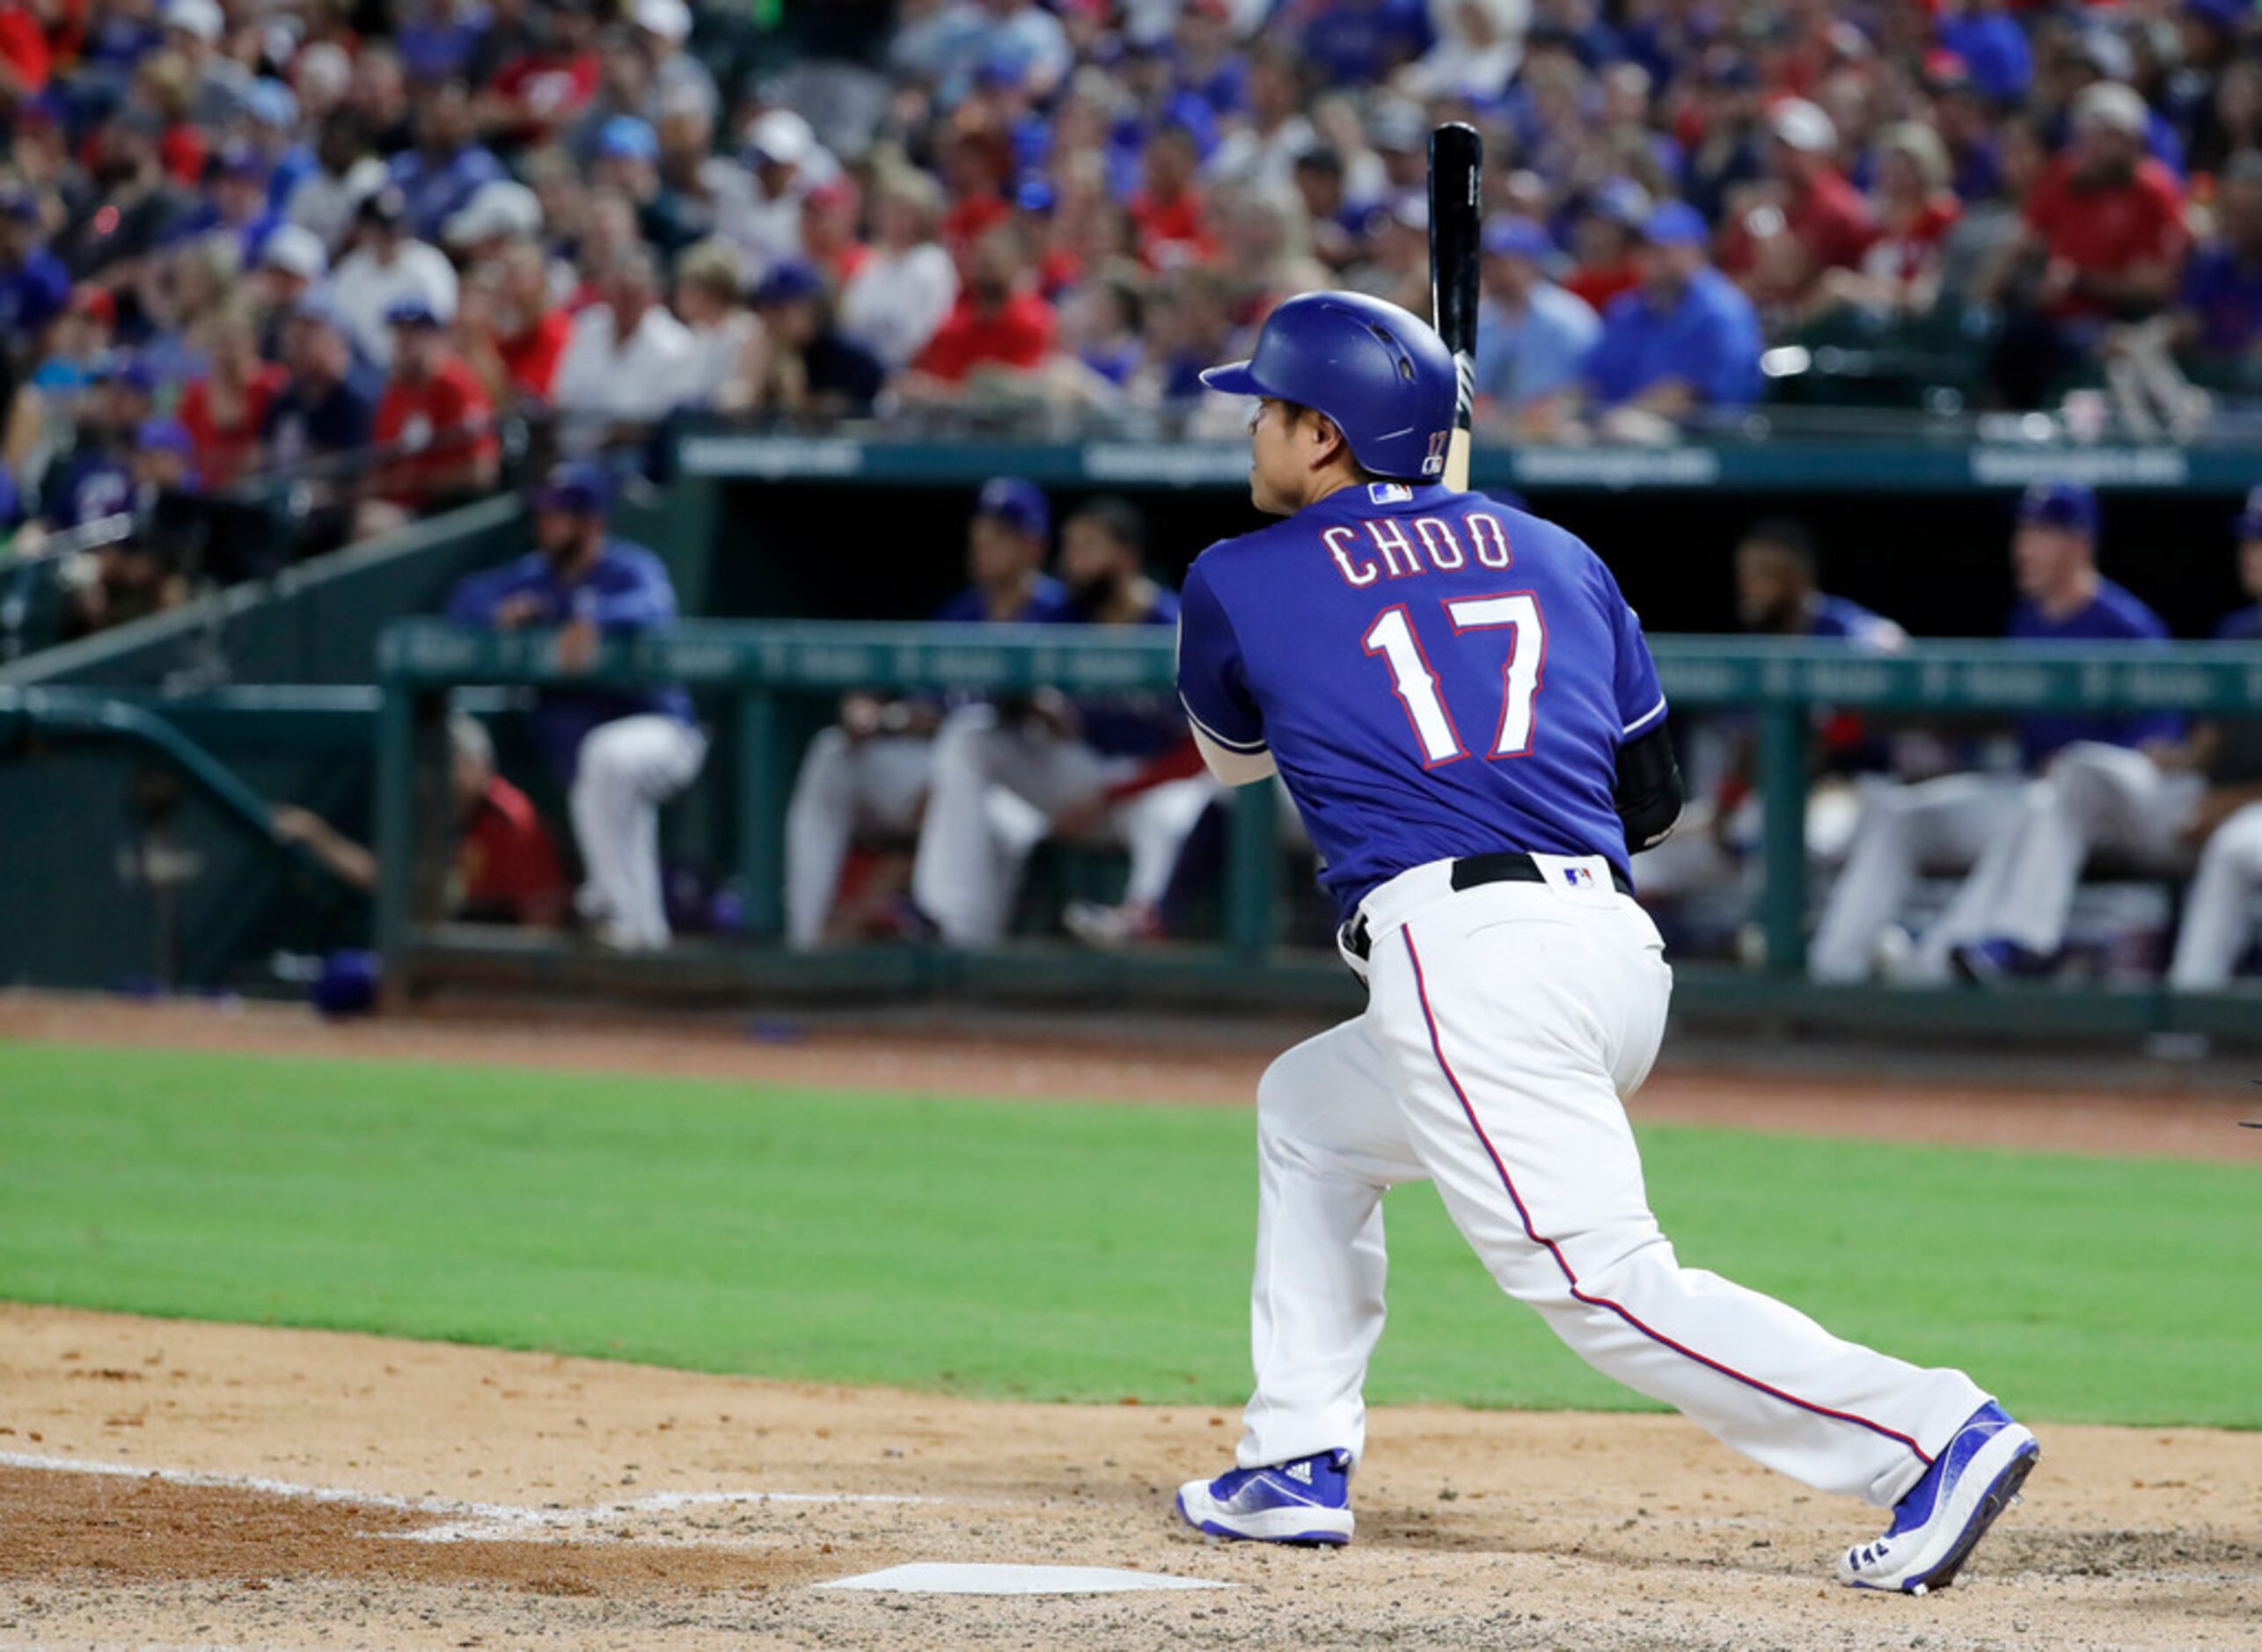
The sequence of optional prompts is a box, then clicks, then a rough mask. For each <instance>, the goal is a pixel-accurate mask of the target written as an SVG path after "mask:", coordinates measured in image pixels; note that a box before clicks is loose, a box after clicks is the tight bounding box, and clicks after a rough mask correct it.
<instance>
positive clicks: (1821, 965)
mask: <svg viewBox="0 0 2262 1652" xmlns="http://www.w3.org/2000/svg"><path fill="white" fill-rule="evenodd" d="M2022 786H2024V781H2022V780H2021V779H2019V778H2017V776H2015V775H1994V774H1950V775H1944V776H1942V777H1941V778H1938V779H1936V780H1922V781H1919V782H1918V783H1916V784H1915V785H1914V786H1901V785H1896V784H1893V783H1892V782H1889V781H1888V782H1880V783H1877V784H1873V785H1870V786H1866V787H1865V788H1864V793H1865V795H1864V799H1863V805H1862V813H1861V822H1860V823H1859V824H1858V825H1856V827H1855V829H1854V843H1853V847H1852V848H1851V849H1849V850H1848V851H1847V853H1846V869H1845V870H1844V871H1843V872H1842V873H1841V874H1839V876H1838V881H1837V882H1836V883H1835V884H1834V885H1833V886H1832V888H1831V890H1830V895H1829V898H1828V899H1827V900H1826V901H1825V902H1824V903H1823V905H1822V917H1821V921H1820V922H1819V924H1818V925H1817V926H1816V928H1815V932H1814V941H1813V944H1812V946H1811V947H1809V948H1808V949H1807V954H1806V968H1807V973H1808V974H1809V975H1811V976H1813V977H1814V979H1816V980H1817V981H1866V980H1867V979H1869V977H1870V969H1871V967H1872V964H1873V962H1874V961H1875V959H1876V957H1877V949H1878V941H1879V940H1881V939H1883V938H1884V936H1885V931H1886V929H1887V928H1889V927H1890V926H1891V925H1892V921H1893V919H1894V918H1896V917H1899V916H1900V910H1901V908H1902V907H1903V906H1904V905H1905V904H1906V903H1907V900H1908V895H1909V891H1910V889H1911V888H1913V887H1914V884H1915V882H1916V874H1918V873H1919V872H1920V871H1922V870H1923V869H1924V868H1926V867H1928V866H1929V867H1933V868H1935V869H1939V868H1944V867H1953V868H1955V869H1956V870H1958V871H1963V870H1966V869H1967V868H1969V867H1971V866H1974V865H1976V864H1977V863H1978V861H1979V859H1980V856H1981V855H1982V854H1984V853H1985V852H1987V845H1988V844H1990V843H1991V842H1993V841H1995V839H1996V838H1997V837H2001V836H2002V834H2003V833H2004V832H2006V831H2007V830H2009V828H2010V825H2011V822H2012V821H2013V820H2014V819H2015V811H2016V809H2017V804H2018V799H2019V795H2020V789H2021V787H2022Z"/></svg>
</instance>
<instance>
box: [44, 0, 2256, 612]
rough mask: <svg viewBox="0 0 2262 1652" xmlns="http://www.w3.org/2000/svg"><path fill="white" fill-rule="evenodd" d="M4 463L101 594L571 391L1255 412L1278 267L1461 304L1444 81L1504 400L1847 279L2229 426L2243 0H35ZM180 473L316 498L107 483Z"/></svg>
mask: <svg viewBox="0 0 2262 1652" xmlns="http://www.w3.org/2000/svg"><path fill="white" fill-rule="evenodd" d="M0 109H4V120H5V128H6V132H7V138H8V142H7V151H8V152H7V156H6V159H5V163H4V166H0V335H4V337H5V339H6V341H7V345H8V349H7V351H6V358H7V359H6V363H5V368H6V371H5V376H4V383H0V392H4V397H5V405H4V408H0V443H4V452H0V457H4V471H0V515H4V516H5V518H6V520H7V521H8V522H10V523H29V524H32V525H33V526H34V528H35V530H36V531H37V532H38V533H40V534H45V535H50V536H52V535H58V534H59V535H64V536H70V535H77V536H79V537H78V538H76V539H74V538H70V537H66V538H64V539H62V541H60V542H59V543H60V545H61V546H62V549H63V550H65V551H67V552H73V553H74V554H75V556H76V558H77V567H78V570H79V577H78V578H77V580H76V581H75V583H74V589H75V592H76V595H75V596H74V599H73V601H74V604H75V619H74V623H75V624H76V625H78V626H79V627H81V628H93V627H95V626H98V625H102V624H106V623H109V622H111V621H113V620H115V619H117V618H124V617H128V616H130V615H132V614H135V613H139V612H145V611H148V610H150V609H151V608H153V607H158V606H163V605H164V604H165V603H167V602H169V601H172V600H174V599H175V598H177V596H178V595H179V591H180V589H181V588H183V581H184V580H185V579H187V578H192V577H195V576H197V575H198V574H209V573H214V572H216V573H217V574H219V575H220V576H221V577H226V576H228V574H231V572H237V571H243V570H240V569H236V568H233V567H231V566H229V565H230V564H231V563H244V562H247V561H248V562H252V563H254V564H256V563H257V562H259V561H260V560H261V558H262V556H264V557H266V558H267V559H272V558H273V556H276V555H282V556H293V555H298V554H304V552H306V551H307V550H310V549H319V548H322V547H325V546H327V545H336V544H339V543H341V542H343V541H345V540H346V539H348V538H349V537H355V536H357V535H361V534H366V533H369V532H372V531H376V530H380V529H383V528H385V527H389V526H392V525H395V524H398V523H400V522H401V521H403V520H405V519H406V518H407V517H410V516H413V515H416V514H419V513H421V512H425V511H428V510H431V509H434V508H440V507H443V506H445V505H448V504H451V503H454V502H458V501H462V500H465V499H467V498H472V497H476V496H479V495H480V494H482V493H487V492H488V491H489V490H491V489H492V488H493V487H494V486H495V484H496V481H497V479H498V476H499V474H501V471H502V470H503V469H504V467H505V466H506V465H508V464H509V463H510V462H511V461H512V459H513V457H514V456H515V455H516V453H517V452H518V451H519V450H520V448H521V447H522V446H523V442H524V438H523V435H519V434H518V433H520V432H521V431H523V429H524V428H533V429H535V430H537V431H538V433H539V434H538V438H537V439H538V442H539V444H541V445H542V446H543V447H544V449H545V453H546V450H547V448H548V447H550V446H552V445H554V446H555V447H556V448H558V449H560V450H563V451H565V452H566V453H567V454H569V455H572V454H581V453H587V452H589V451H593V450H597V449H599V448H601V447H604V446H606V445H609V444H615V445H617V444H622V443H630V444H634V443H641V442H646V441H648V439H649V436H650V433H651V431H652V430H653V428H654V427H655V424H659V423H662V422H663V421H666V420H670V418H672V417H675V416H677V415H682V414H686V413H711V414H717V415H722V416H728V417H736V418H768V419H775V420H790V421H795V422H802V423H820V424H821V423H827V422H831V421H834V420H842V419H865V418H873V417H877V418H881V419H886V420H896V421H899V422H902V423H905V424H909V425H911V426H913V427H914V428H948V427H950V426H951V425H952V424H953V423H954V421H955V423H956V424H958V425H960V426H963V424H964V423H965V422H966V421H967V420H969V419H970V418H972V417H975V416H977V415H978V416H983V417H987V416H992V415H1004V414H1010V413H1017V412H1019V413H1027V412H1029V411H1031V410H1048V411H1054V412H1059V411H1065V412H1068V413H1073V414H1077V415H1082V416H1089V417H1093V418H1102V417H1106V416H1109V414H1111V413H1126V414H1135V415H1140V416H1152V417H1153V418H1155V419H1158V420H1166V421H1168V427H1169V428H1174V429H1180V430H1184V431H1187V432H1189V433H1190V434H1193V435H1212V434H1218V435H1223V434H1228V433H1231V432H1233V431H1235V430H1236V429H1237V427H1238V421H1239V420H1240V419H1241V417H1242V412H1241V410H1240V409H1238V408H1237V407H1235V406H1232V405H1230V404H1226V403H1222V402H1219V403H1213V402H1212V399H1211V398H1209V397H1208V396H1207V394H1206V392H1204V391H1203V390H1202V388H1201V386H1200V384H1199V383H1198V381H1197V377H1196V374H1197V370H1198V369H1200V368H1201V367H1203V366H1205V365H1207V364H1209V363H1211V362H1216V361H1219V360H1221V359H1226V358H1227V357H1230V356H1232V355H1235V354H1238V353H1240V352H1241V349H1242V347H1243V346H1244V345H1245V343H1246V340H1248V337H1249V336H1250V335H1251V333H1252V331H1253V329H1254V328H1255V325H1257V324H1258V323H1259V322H1260V321H1261V320H1262V318H1263V316H1264V314H1265V313H1266V311H1267V310H1268V309H1269V308H1270V305H1271V304H1272V303H1274V302H1276V301H1277V299H1278V298H1280V297H1281V296H1285V295H1287V294H1290V293H1292V292H1295V291H1299V290H1302V289H1309V288H1312V287H1316V286H1321V285H1328V284H1337V285H1342V286H1346V287H1351V288H1356V289H1361V290H1365V291H1368V292H1372V293H1376V294H1380V295H1382V296H1388V297H1390V298H1393V299H1395V300H1397V301H1398V302H1400V303H1404V304H1406V305H1408V306H1409V307H1411V308H1415V309H1417V310H1420V309H1425V308H1426V304H1427V285H1428V276H1427V256H1426V254H1427V223H1426V210H1427V209H1426V199H1425V192H1424V182H1425V170H1426V152H1425V151H1426V143H1427V135H1428V133H1429V131H1430V130H1431V128H1432V126H1433V125H1434V124H1436V123H1437V122H1439V121H1446V120H1453V119H1459V120H1467V121H1471V122H1473V123H1474V124H1475V125H1476V127H1477V128H1479V130H1480V131H1481V132H1482V134H1483V135H1484V138H1485V148H1486V161H1487V165H1486V173H1485V179H1486V181H1485V190H1486V195H1487V223H1488V227H1487V230H1486V235H1485V242H1484V246H1485V255H1484V281H1485V289H1486V293H1485V311H1484V315H1483V318H1482V359H1481V361H1480V362H1479V376H1480V386H1479V388H1480V391H1481V393H1482V411H1483V417H1484V419H1485V420H1486V421H1487V422H1488V425H1489V426H1490V428H1491V429H1492V430H1493V432H1494V433H1495V434H1496V435H1501V436H1504V437H1513V438H1517V439H1527V440H1549V439H1583V438H1587V437H1600V438H1604V439H1670V438H1671V436H1672V435H1673V433H1674V432H1675V430H1676V429H1677V428H1679V426H1680V425H1681V424H1682V423H1684V422H1685V421H1686V420H1687V418H1688V417H1689V416H1691V415H1692V414H1695V413H1700V412H1702V410H1704V409H1707V408H1720V407H1729V408H1733V407H1736V406H1740V405H1742V404H1745V403H1747V402H1750V401H1752V400H1754V399H1756V398H1760V397H1761V396H1762V395H1763V394H1765V393H1766V392H1767V390H1768V384H1769V383H1770V380H1771V376H1783V374H1786V373H1789V372H1790V371H1792V370H1793V369H1794V367H1795V366H1796V364H1797V363H1798V362H1803V361H1806V360H1810V359H1812V358H1811V354H1810V353H1809V352H1807V351H1806V350H1805V349H1804V344H1805V343H1813V342H1815V341H1816V340H1820V339H1826V338H1842V337H1844V336H1845V335H1846V333H1847V331H1848V329H1850V330H1851V331H1852V332H1853V333H1856V334H1858V335H1859V336H1861V337H1863V338H1865V339H1868V340H1871V341H1872V342H1874V341H1876V340H1884V339H1891V338H1894V337H1903V336H1932V337H1934V338H1935V339H1936V340H1941V339H1944V340H1946V341H1947V346H1948V348H1947V350H1946V355H1947V356H1948V357H1949V358H1951V359H1953V360H1955V361H1957V362H1964V363H1967V364H1968V363H1972V362H1976V363H1978V364H1979V365H1980V369H1981V371H1980V374H1979V381H1980V382H1979V383H1978V384H1977V385H1976V386H1975V393H1976V394H1977V395H1979V396H1980V397H1981V398H1983V399H1985V400H1988V401H1992V402H1993V403H1995V404H1996V405H2000V406H2016V407H2031V406H2038V405H2044V404H2050V405H2054V404H2055V403H2056V401H2057V400H2058V399H2059V398H2062V397H2064V396H2066V395H2067V394H2068V392H2069V391H2087V393H2090V394H2091V395H2102V396H2110V397H2112V398H2114V405H2116V406H2119V409H2120V411H2121V413H2122V414H2123V416H2124V417H2125V418H2126V419H2127V420H2128V421H2129V422H2130V424H2131V425H2132V427H2133V428H2136V429H2137V430H2138V431H2139V432H2140V433H2141V432H2147V431H2158V432H2163V433H2185V432H2188V431H2190V430H2192V429H2193V428H2197V425H2198V423H2199V422H2200V420H2204V419H2205V417H2206V416H2207V412H2208V410H2209V407H2210V406H2211V405H2212V403H2211V399H2210V398H2221V397H2222V396H2225V395H2230V396H2236V395H2239V394H2241V393H2243V392H2244V391H2245V390H2247V389H2249V388H2251V385H2250V382H2249V381H2250V376H2251V369H2252V368H2253V365H2254V363H2255V362H2256V361H2257V359H2258V356H2257V341H2258V338H2262V147H2258V145H2262V24H2258V22H2257V20H2256V15H2255V12H2254V11H2253V9H2252V8H2251V7H2247V8H2242V7H2241V6H2239V5H2238V4H2236V0H2138V3H2136V4H2119V5H2089V6H2081V7H2053V6H2050V5H2045V4H2035V5H2024V6H2005V5H2000V4H1995V0H1931V3H1930V4H1915V3H1914V0H1878V3H1876V4H1833V0H1731V3H1729V4H1713V3H1712V0H1612V3H1610V4H1602V3H1601V0H1045V3H1043V4H1040V3H1039V0H898V3H897V4H895V5H893V6H889V5H887V4H878V3H877V0H836V4H825V5H820V4H791V3H790V0H787V4H779V3H778V0H765V3H764V4H757V5H754V6H752V7H750V8H749V7H736V6H734V7H728V8H726V7H723V6H720V5H707V4H690V0H400V4H392V5H379V4H370V3H368V0H362V3H360V4H355V3H354V0H0ZM1927 329H1930V330H1931V332H1930V333H1929V335H1928V334H1927V332H1926V330H1927ZM1802 341H1804V343H1803V342H1802ZM247 479H259V480H260V482H261V483H262V484H263V486H262V487H261V488H260V489H257V490H253V489H249V488H247V486H246V482H247ZM162 496H172V497H176V498H178V497H191V498H194V497H202V498H206V499H212V500H223V499H230V498H234V499H238V500H245V499H252V498H254V497H255V498H256V500H257V501H258V504H259V509H260V513H261V514H262V518H263V519H264V520H267V521H269V522H272V521H274V520H275V519H277V518H280V519H282V520H284V521H285V522H286V523H287V531H286V532H284V533H283V534H282V535H281V537H279V538H274V539H269V538H263V537H261V536H260V534H257V533H254V532H253V531H251V530H250V528H249V526H248V525H247V523H246V521H244V520H238V521H232V522H231V521H230V520H228V519H226V518H224V517H222V518H216V517H215V516H214V515H212V514H211V513H209V512H207V513H204V514H203V515H198V514H197V513H195V512H177V513H176V517H177V520H176V522H175V523H174V524H173V527H172V529H171V530H168V531H167V532H165V533H164V534H159V535H157V536H156V537H157V539H159V540H161V541H163V543H164V544H165V545H166V546H168V547H170V551H169V552H168V553H167V554H150V551H149V545H150V541H151V536H150V534H149V533H148V532H146V531H144V532H143V533H142V534H141V535H140V536H139V537H128V538H123V539H121V538H119V537H116V535H115V534H114V533H108V532H94V531H92V527H93V525H94V524H97V523H109V522H113V521H114V520H116V519H117V518H119V517H120V516H121V515H125V516H134V517H135V518H136V520H140V521H143V522H146V521H148V520H149V519H150V516H151V515H152V513H151V511H150V506H151V503H152V501H156V500H157V499H158V498H160V497H162ZM137 510H138V515H136V512H137ZM246 545H274V546H279V547H280V548H279V549H271V550H270V551H268V552H262V553H260V555H252V554H249V553H247V552H246V551H245V546H246ZM183 547H187V552H188V554H187V555H186V556H184V554H183ZM249 571H257V569H256V567H253V568H252V569H251V570H249Z"/></svg>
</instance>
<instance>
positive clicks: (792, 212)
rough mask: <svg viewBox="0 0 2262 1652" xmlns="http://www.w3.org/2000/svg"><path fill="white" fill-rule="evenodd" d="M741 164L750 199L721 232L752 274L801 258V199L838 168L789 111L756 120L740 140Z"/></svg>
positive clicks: (774, 111)
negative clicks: (742, 252)
mask: <svg viewBox="0 0 2262 1652" xmlns="http://www.w3.org/2000/svg"><path fill="white" fill-rule="evenodd" d="M746 164H748V165H749V166H750V167H751V168H752V169H753V172H754V181H755V185H756V194H755V196H754V199H753V200H752V201H750V202H749V203H748V204H747V205H746V206H745V207H744V208H742V209H741V212H740V213H739V215H738V217H737V221H736V223H734V224H730V225H726V226H724V229H725V232H726V233H728V235H730V236H731V238H733V239H735V240H737V241H740V242H742V243H743V245H744V246H745V249H746V252H747V254H748V256H749V257H750V258H751V259H753V260H754V264H755V267H757V268H758V269H764V270H766V269H767V268H769V267H770V266H771V265H772V264H776V263H779V262H781V261H782V260H784V259H789V258H798V257H800V256H801V252H802V197H803V196H805V195H806V194H809V191H810V190H811V189H813V188H815V187H816V186H817V185H818V184H820V183H823V182H824V181H825V180H826V179H829V178H831V177H833V176H834V175H836V174H837V173H838V172H839V170H840V168H839V165H838V163H837V162H835V161H834V160H833V158H832V157H831V155H829V154H827V153H826V152H825V149H824V145H823V144H822V143H818V142H817V141H816V132H815V131H814V130H812V129H811V128H810V126H809V122H808V121H804V120H803V119H802V117H801V116H800V115H798V114H796V113H794V112H793V111H792V110H791V109H771V110H767V111H765V113H762V114H761V115H759V116H758V117H757V118H756V120H755V121H754V124H753V126H752V127H751V128H749V129H748V132H747V135H746Z"/></svg>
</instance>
